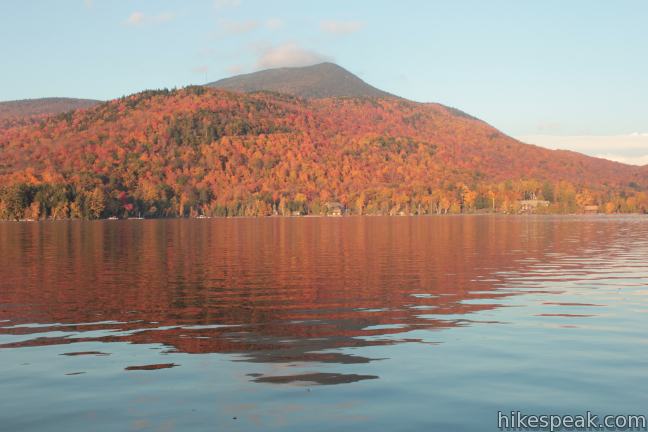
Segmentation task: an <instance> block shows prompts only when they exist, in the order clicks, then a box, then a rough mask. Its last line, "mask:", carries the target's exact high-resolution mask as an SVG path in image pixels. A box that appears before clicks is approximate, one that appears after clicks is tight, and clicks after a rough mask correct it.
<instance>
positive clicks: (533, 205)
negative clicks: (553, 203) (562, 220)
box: [518, 199, 550, 213]
mask: <svg viewBox="0 0 648 432" xmlns="http://www.w3.org/2000/svg"><path fill="white" fill-rule="evenodd" d="M549 204H550V203H549V201H545V200H539V199H528V200H521V201H518V208H519V213H535V212H536V211H537V210H538V209H539V208H546V207H549Z"/></svg>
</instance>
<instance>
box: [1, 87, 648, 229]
mask: <svg viewBox="0 0 648 432" xmlns="http://www.w3.org/2000/svg"><path fill="white" fill-rule="evenodd" d="M647 189H648V172H646V170H645V167H636V166H629V165H624V164H621V163H617V162H611V161H608V160H604V159H597V158H593V157H588V156H585V155H582V154H578V153H575V152H570V151H556V150H548V149H545V148H541V147H537V146H533V145H528V144H523V143H521V142H519V141H517V140H515V139H513V138H511V137H508V136H506V135H505V134H503V133H501V132H499V131H498V130H497V129H495V128H493V127H492V126H490V125H488V124H486V123H485V122H483V121H480V120H478V119H475V118H473V117H471V116H469V115H466V114H464V113H462V112H461V111H458V110H455V109H452V108H448V107H445V106H443V105H439V104H433V103H427V104H423V103H416V102H411V101H407V100H405V99H400V98H395V97H385V98H372V97H366V96H363V97H348V96H347V97H341V98H338V97H330V98H313V99H302V98H295V97H294V96H291V95H287V94H281V93H274V92H256V93H240V92H231V91H226V90H222V89H216V88H209V87H203V86H195V87H187V88H184V89H180V90H171V91H170V90H160V91H145V92H141V93H137V94H134V95H131V96H127V97H123V98H120V99H116V100H112V101H108V102H105V103H102V104H100V105H97V106H94V107H91V108H88V109H84V110H77V111H73V112H68V113H66V114H65V115H58V116H50V117H47V118H44V119H40V120H38V122H37V123H36V124H26V125H17V126H14V127H9V128H5V129H0V219H19V218H33V219H37V218H43V217H51V218H66V217H78V218H99V217H108V216H118V217H125V216H128V215H133V214H136V215H138V214H141V215H142V216H145V217H182V216H196V215H199V214H204V215H214V216H260V215H271V214H280V215H290V214H293V213H300V214H303V213H307V214H327V213H338V212H340V210H341V211H343V212H345V213H350V214H438V213H462V212H464V213H465V212H468V213H471V212H483V211H489V212H490V211H497V212H506V213H510V212H518V211H520V210H524V209H525V208H528V206H529V205H539V206H540V207H539V210H538V211H544V212H560V213H570V212H579V211H583V210H584V209H585V208H587V207H590V206H596V207H595V208H597V209H598V210H600V211H605V212H637V211H644V212H645V211H646V209H648V195H647V194H646V190H647ZM523 200H526V201H525V202H523ZM529 203H531V204H529ZM545 204H546V206H545Z"/></svg>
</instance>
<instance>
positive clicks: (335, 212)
mask: <svg viewBox="0 0 648 432" xmlns="http://www.w3.org/2000/svg"><path fill="white" fill-rule="evenodd" d="M326 214H327V215H328V216H342V215H343V214H344V206H343V205H342V204H341V203H339V202H336V201H331V202H327V203H326Z"/></svg>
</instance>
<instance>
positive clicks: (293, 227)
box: [0, 217, 614, 384]
mask: <svg viewBox="0 0 648 432" xmlns="http://www.w3.org/2000/svg"><path fill="white" fill-rule="evenodd" d="M612 232H613V231H612V230H609V231H606V232H605V233H604V234H603V235H602V234H601V232H599V231H597V229H596V227H595V226H594V225H590V224H588V223H586V222H582V221H580V222H574V223H569V221H567V222H565V223H561V224H547V223H544V222H543V219H535V218H506V217H461V218H453V217H443V218H434V217H432V218H430V217H425V218H342V219H316V218H304V219H292V220H289V219H285V218H278V219H273V218H268V219H236V220H201V221H182V220H173V221H146V222H143V223H141V222H139V223H132V222H128V221H123V222H118V223H112V224H107V223H81V222H71V223H43V224H23V225H16V224H0V320H2V321H6V322H3V323H2V325H3V327H2V328H0V334H5V335H11V339H9V341H8V342H7V343H4V344H3V345H2V346H0V348H1V347H4V348H9V347H13V348H17V347H26V346H42V345H58V344H69V343H75V342H85V341H103V342H124V341H126V342H131V343H136V344H147V343H158V344H164V345H165V346H167V347H168V352H184V353H236V354H240V355H241V356H240V360H241V361H246V362H262V363H291V362H314V363H338V364H355V363H368V362H371V361H373V360H379V358H368V357H362V356H358V355H354V354H349V353H344V352H341V351H340V349H344V348H354V347H368V346H378V345H391V344H400V343H407V342H418V343H432V344H433V343H435V341H429V340H422V339H417V338H403V337H402V336H403V334H404V333H406V332H408V331H411V330H416V329H427V330H430V329H432V330H434V329H444V328H452V327H456V326H462V325H471V324H473V323H472V321H471V319H470V318H471V314H472V313H474V312H479V311H486V310H491V309H495V308H497V307H499V300H498V299H501V298H502V297H503V296H511V295H514V292H513V291H511V290H508V291H500V290H499V288H502V287H505V286H507V284H508V281H507V280H505V279H503V278H504V277H505V275H506V274H520V273H524V272H525V271H526V270H527V269H528V268H529V267H530V266H531V265H532V264H534V263H537V262H542V261H544V260H548V259H551V256H552V255H551V254H554V255H555V254H563V255H564V254H570V253H578V251H581V250H583V249H584V248H586V247H589V248H592V247H594V246H596V244H600V245H604V244H609V243H610V242H612V241H613V240H614V239H612V238H606V237H605V236H608V237H609V236H612V235H613V234H611V233H612ZM566 238H572V239H573V241H564V239H566ZM558 239H563V240H562V241H558ZM38 323H41V324H42V325H35V324H38ZM44 323H57V324H44ZM106 349H108V348H106ZM161 364H162V363H161ZM369 378H375V377H373V376H362V375H354V374H328V375H327V374H322V373H313V374H310V375H308V376H301V377H300V376H297V377H295V376H294V375H290V376H289V375H286V376H274V377H266V376H259V377H255V381H258V382H268V383H284V382H285V383H288V382H295V381H308V382H316V383H320V384H332V383H336V382H352V381H355V380H360V379H369Z"/></svg>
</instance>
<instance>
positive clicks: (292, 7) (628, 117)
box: [0, 0, 648, 164]
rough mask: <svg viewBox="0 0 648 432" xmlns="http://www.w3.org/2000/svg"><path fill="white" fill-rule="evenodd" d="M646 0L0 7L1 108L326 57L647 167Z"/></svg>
mask: <svg viewBox="0 0 648 432" xmlns="http://www.w3.org/2000/svg"><path fill="white" fill-rule="evenodd" d="M647 48H648V1H645V0H619V1H606V0H569V1H565V0H537V1H531V0H489V1H484V0H470V1H469V0H452V1H450V0H445V1H436V0H420V1H414V0H401V1H393V0H392V1H382V0H366V1H361V0H356V1H349V0H326V1H296V0H294V1H293V0H273V1H267V0H183V1H181V0H57V1H52V0H2V1H1V2H0V53H2V58H3V61H2V63H1V64H0V78H1V79H0V101H4V100H15V99H25V98H38V97H49V96H67V97H81V98H94V99H101V100H106V99H111V98H115V97H120V96H123V95H126V94H130V93H134V92H137V91H141V90H144V89H151V88H164V87H166V88H173V87H182V86H186V85H189V84H202V83H205V82H211V81H215V80H217V79H220V78H224V77H227V76H231V75H235V74H239V73H246V72H253V71H255V70H260V69H266V68H271V67H279V66H302V65H307V64H314V63H318V62H321V61H333V62H335V63H337V64H339V65H341V66H343V67H345V68H346V69H348V70H349V71H351V72H353V73H355V74H356V75H358V76H359V77H360V78H362V79H364V80H365V81H367V82H368V83H369V84H372V85H374V86H376V87H378V88H380V89H383V90H386V91H388V92H390V93H394V94H397V95H400V96H403V97H406V98H408V99H412V100H415V101H420V102H439V103H443V104H445V105H449V106H453V107H456V108H459V109H461V110H463V111H465V112H468V113H470V114H471V115H474V116H476V117H479V118H481V119H483V120H485V121H487V122H488V123H490V124H492V125H493V126H495V127H497V128H498V129H500V130H502V131H503V132H505V133H507V134H509V135H512V136H514V137H516V138H519V139H521V140H522V141H524V142H529V143H534V144H538V145H542V146H545V147H549V148H567V149H573V150H576V151H580V152H584V153H587V154H591V155H595V156H601V157H607V158H610V159H614V160H620V161H623V162H627V163H635V164H646V163H648V115H647V114H648V109H647V108H646V106H647V104H646V101H648V49H647Z"/></svg>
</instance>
